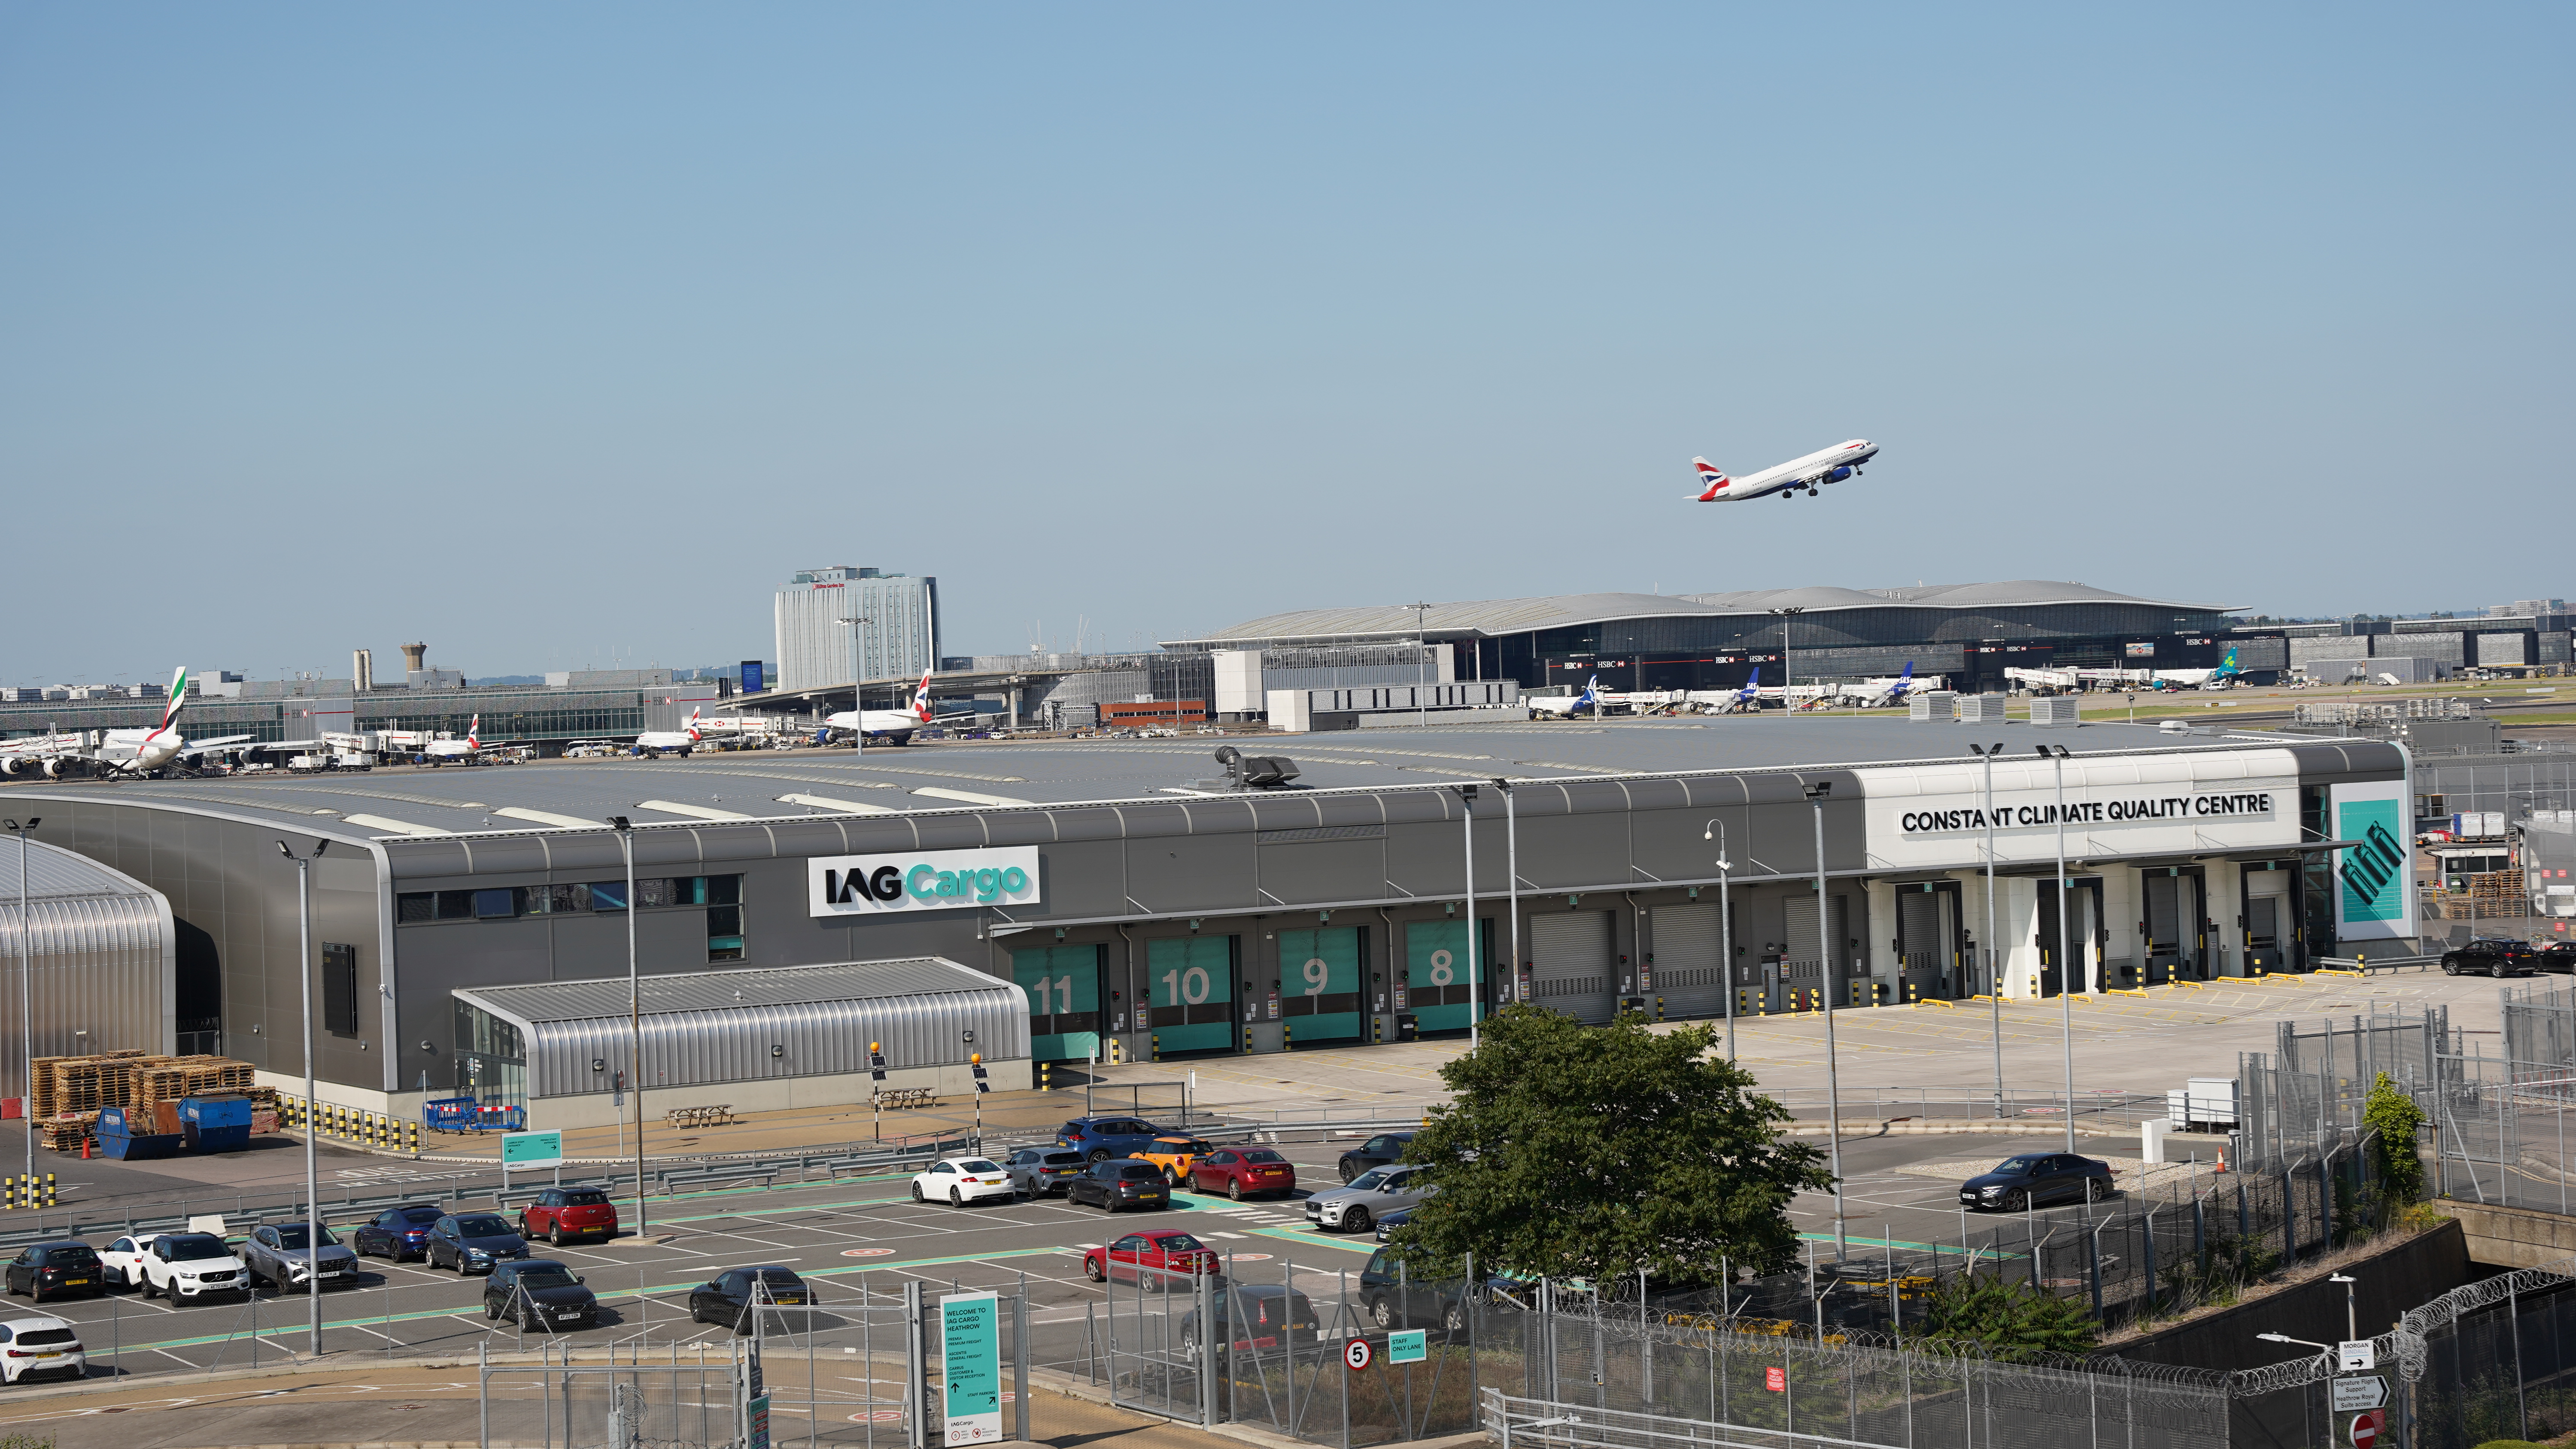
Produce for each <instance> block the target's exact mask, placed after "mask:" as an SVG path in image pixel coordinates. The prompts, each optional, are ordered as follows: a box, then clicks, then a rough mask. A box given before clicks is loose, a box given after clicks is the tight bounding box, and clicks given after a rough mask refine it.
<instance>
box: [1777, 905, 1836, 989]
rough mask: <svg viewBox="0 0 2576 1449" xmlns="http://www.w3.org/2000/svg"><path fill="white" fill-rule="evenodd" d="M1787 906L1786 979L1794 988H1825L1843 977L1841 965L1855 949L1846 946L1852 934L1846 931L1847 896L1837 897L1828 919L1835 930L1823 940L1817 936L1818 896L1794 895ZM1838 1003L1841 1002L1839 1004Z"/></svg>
mask: <svg viewBox="0 0 2576 1449" xmlns="http://www.w3.org/2000/svg"><path fill="white" fill-rule="evenodd" d="M1786 904H1787V906H1788V908H1789V956H1788V959H1787V961H1786V962H1785V963H1783V964H1784V979H1785V980H1786V981H1787V982H1788V984H1789V985H1791V986H1801V987H1821V986H1823V985H1824V984H1825V981H1826V979H1827V978H1828V977H1838V976H1839V975H1840V974H1841V967H1840V964H1839V963H1843V962H1846V961H1848V960H1849V959H1850V958H1851V948H1850V947H1848V946H1846V945H1844V944H1843V942H1844V941H1846V940H1848V939H1849V938H1850V934H1851V933H1850V932H1848V931H1846V930H1845V929H1844V928H1843V927H1844V919H1845V918H1844V914H1843V897H1841V896H1835V897H1833V905H1832V907H1831V915H1830V916H1829V917H1828V919H1829V920H1830V921H1831V922H1832V925H1833V929H1832V931H1831V932H1830V933H1829V934H1828V935H1826V936H1825V937H1824V939H1822V940H1818V939H1817V936H1816V897H1815V895H1814V893H1813V892H1808V893H1806V894H1802V895H1794V896H1791V897H1789V899H1788V901H1787V902H1786ZM1820 967H1821V968H1823V969H1819V968H1820ZM1835 1004H1836V1005H1840V1004H1841V1003H1840V1002H1839V1001H1837V1002H1836V1003H1835Z"/></svg>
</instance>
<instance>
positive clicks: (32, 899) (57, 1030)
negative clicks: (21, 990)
mask: <svg viewBox="0 0 2576 1449" xmlns="http://www.w3.org/2000/svg"><path fill="white" fill-rule="evenodd" d="M18 860H19V857H18V842H16V841H14V840H10V839H7V838H6V837H0V961H5V962H6V963H8V965H9V966H10V967H12V968H15V967H16V965H17V964H18V953H19V951H20V949H21V946H20V942H19V935H20V926H19V920H18ZM26 865H27V916H28V919H29V921H30V923H31V924H32V925H33V927H34V929H33V930H32V931H30V932H28V933H27V934H28V936H29V939H28V941H27V942H26V945H25V949H26V950H27V951H28V953H29V955H30V956H31V957H32V958H33V959H32V961H31V963H30V964H31V965H32V966H33V967H34V968H35V980H34V983H33V988H32V990H31V991H30V993H29V994H30V996H31V997H32V998H33V1000H34V1003H35V1030H34V1047H35V1052H34V1054H35V1055H36V1056H40V1057H46V1056H67V1055H70V1054H72V1053H75V1052H97V1051H120V1050H126V1049H134V1050H140V1051H150V1052H166V1051H169V1050H170V1049H171V1045H172V1043H173V1041H174V1037H173V1036H172V1032H173V1030H174V1029H175V1026H176V1019H175V1011H176V1001H175V991H176V987H175V981H176V971H177V955H176V952H177V936H176V933H175V931H174V928H173V924H172V921H171V918H170V904H169V902H168V901H166V900H164V899H163V898H162V895H161V893H160V892H159V891H156V890H154V889H153V888H152V887H150V886H148V885H145V884H144V883H143V882H141V881H139V880H136V879H135V878H134V877H132V876H130V875H127V874H125V873H124V872H123V871H120V870H116V869H113V868H111V867H108V866H104V865H101V864H99V863H98V862H97V861H94V860H91V859H90V858H88V857H87V856H82V855H74V854H73V853H72V852H70V851H68V850H62V849H59V848H57V847H55V846H51V845H47V844H45V843H44V842H43V841H41V840H33V841H29V842H28V843H27V847H26ZM19 1032H20V1026H19V1021H18V993H17V992H16V991H7V992H0V1041H7V1042H10V1043H12V1044H13V1049H12V1051H11V1053H10V1054H9V1055H8V1056H7V1057H5V1058H0V1090H5V1091H6V1092H7V1093H8V1094H9V1095H18V1094H20V1093H22V1092H23V1091H24V1090H25V1086H26V1083H25V1076H26V1067H25V1063H24V1062H23V1061H22V1060H21V1059H20V1057H19V1056H18V1054H17V1053H16V1051H15V1050H14V1044H15V1043H16V1042H17V1041H18V1040H19Z"/></svg>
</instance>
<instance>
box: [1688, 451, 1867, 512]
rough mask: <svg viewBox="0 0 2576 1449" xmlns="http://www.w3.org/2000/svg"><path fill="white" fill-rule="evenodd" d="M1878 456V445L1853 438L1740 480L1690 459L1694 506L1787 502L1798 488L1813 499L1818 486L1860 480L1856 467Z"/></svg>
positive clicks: (1702, 461)
mask: <svg viewBox="0 0 2576 1449" xmlns="http://www.w3.org/2000/svg"><path fill="white" fill-rule="evenodd" d="M1877 456H1878V445H1877V444H1876V443H1873V442H1871V441H1870V440H1869V439H1867V438H1854V439H1852V440H1851V441H1850V442H1848V443H1844V444H1841V445H1839V446H1837V447H1831V448H1827V449H1825V450H1824V451H1823V452H1820V453H1809V454H1808V455H1807V456H1805V457H1803V458H1792V459H1790V460H1789V461H1788V462H1786V463H1783V464H1781V465H1780V466H1778V467H1776V468H1765V469H1763V470H1762V471H1761V472H1759V473H1754V474H1751V475H1749V476H1747V477H1743V478H1734V477H1729V476H1728V475H1727V472H1726V470H1725V469H1723V468H1720V467H1718V466H1717V465H1716V464H1715V463H1712V462H1710V461H1709V460H1707V459H1706V458H1693V459H1691V466H1692V467H1694V468H1696V469H1698V470H1699V481H1700V492H1699V494H1698V495H1697V496H1696V497H1694V498H1693V499H1692V500H1691V501H1692V502H1694V503H1732V502H1736V501H1738V500H1740V499H1746V498H1761V497H1765V496H1767V495H1770V494H1774V493H1776V494H1778V495H1780V496H1781V497H1783V498H1788V497H1791V496H1793V495H1795V494H1796V493H1797V491H1798V490H1799V489H1801V488H1804V489H1806V490H1807V492H1808V493H1809V494H1810V495H1813V494H1814V493H1815V491H1816V488H1817V486H1818V485H1819V484H1824V483H1839V482H1841V481H1842V480H1844V479H1845V478H1857V477H1859V476H1860V465H1861V464H1863V463H1866V462H1868V461H1869V460H1870V459H1872V458H1875V457H1877Z"/></svg>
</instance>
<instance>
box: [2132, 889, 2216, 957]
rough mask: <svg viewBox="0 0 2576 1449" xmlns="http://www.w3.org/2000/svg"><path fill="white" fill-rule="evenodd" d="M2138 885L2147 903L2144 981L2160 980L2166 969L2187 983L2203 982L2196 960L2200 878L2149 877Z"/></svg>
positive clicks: (2198, 930)
mask: <svg viewBox="0 0 2576 1449" xmlns="http://www.w3.org/2000/svg"><path fill="white" fill-rule="evenodd" d="M2138 883H2139V884H2140V885H2142V886H2144V887H2145V888H2146V900H2147V922H2146V925H2147V979H2148V980H2149V981H2162V980H2164V979H2166V977H2165V973H2166V970H2167V968H2168V967H2170V968H2171V969H2172V970H2173V972H2174V973H2175V974H2176V975H2179V976H2181V977H2182V978H2183V979H2185V980H2188V981H2203V980H2207V979H2208V976H2207V973H2206V972H2204V971H2203V970H2202V969H2201V960H2200V951H2199V949H2198V948H2199V945H2200V916H2201V905H2200V877H2198V876H2196V875H2149V876H2144V877H2142V878H2141V879H2140V880H2139V882H2138Z"/></svg>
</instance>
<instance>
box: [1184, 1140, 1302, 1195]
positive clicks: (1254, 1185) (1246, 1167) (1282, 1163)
mask: <svg viewBox="0 0 2576 1449" xmlns="http://www.w3.org/2000/svg"><path fill="white" fill-rule="evenodd" d="M1190 1188H1191V1190H1192V1191H1194V1192H1221V1193H1224V1194H1225V1195H1226V1196H1227V1197H1230V1198H1233V1199H1234V1200H1235V1201H1236V1202H1241V1201H1243V1200H1244V1199H1245V1198H1248V1197H1258V1196H1260V1195H1261V1194H1263V1193H1266V1192H1269V1193H1277V1194H1278V1195H1279V1196H1281V1197H1286V1196H1288V1195H1289V1194H1290V1193H1292V1192H1295V1191H1296V1190H1297V1169H1296V1168H1295V1167H1293V1166H1291V1165H1290V1164H1289V1161H1288V1159H1287V1158H1285V1157H1282V1156H1280V1155H1279V1154H1278V1153H1276V1152H1273V1151H1271V1150H1270V1149H1269V1148H1267V1147H1220V1148H1218V1149H1216V1150H1215V1151H1213V1152H1211V1153H1209V1154H1208V1155H1207V1156H1205V1157H1202V1158H1200V1159H1199V1160H1198V1161H1196V1162H1193V1163H1191V1164H1190Z"/></svg>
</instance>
